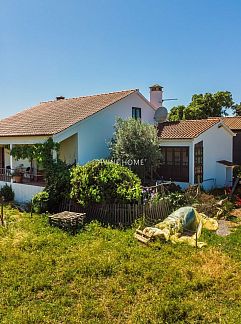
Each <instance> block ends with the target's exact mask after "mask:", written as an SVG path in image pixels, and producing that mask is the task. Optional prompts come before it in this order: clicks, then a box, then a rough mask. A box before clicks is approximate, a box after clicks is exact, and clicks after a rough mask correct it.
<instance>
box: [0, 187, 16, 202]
mask: <svg viewBox="0 0 241 324" xmlns="http://www.w3.org/2000/svg"><path fill="white" fill-rule="evenodd" d="M0 195H1V196H3V197H4V200H5V201H6V202H9V201H13V200H14V191H13V189H12V186H8V185H7V184H5V185H4V186H3V187H2V188H1V190H0Z"/></svg>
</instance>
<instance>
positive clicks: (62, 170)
mask: <svg viewBox="0 0 241 324" xmlns="http://www.w3.org/2000/svg"><path fill="white" fill-rule="evenodd" d="M53 151H56V158H54V157H53ZM58 152H59V144H58V143H55V142H54V141H53V139H52V138H49V139H48V140H47V141H46V142H44V143H42V144H33V145H18V146H16V147H14V148H13V149H12V151H11V154H12V155H13V156H14V157H15V159H16V160H19V159H29V161H30V162H31V166H32V162H33V160H36V161H37V163H38V164H39V165H41V167H42V168H43V170H44V172H45V180H46V186H45V192H46V193H47V196H48V198H46V195H45V196H44V195H42V196H37V197H36V198H34V201H35V202H36V203H37V204H40V199H41V198H42V199H43V202H42V206H45V207H46V210H48V211H50V212H54V211H56V210H58V207H59V204H60V202H61V201H62V200H63V199H66V198H68V197H69V193H70V170H69V168H68V166H67V164H66V163H65V162H63V161H62V160H60V159H59V157H58ZM36 208H40V207H39V206H37V207H36ZM41 208H42V212H43V211H44V210H43V207H41Z"/></svg>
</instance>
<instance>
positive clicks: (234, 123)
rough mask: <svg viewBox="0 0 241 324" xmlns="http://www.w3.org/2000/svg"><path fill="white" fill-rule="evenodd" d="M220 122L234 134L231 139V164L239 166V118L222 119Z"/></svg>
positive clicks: (240, 156) (240, 131)
mask: <svg viewBox="0 0 241 324" xmlns="http://www.w3.org/2000/svg"><path fill="white" fill-rule="evenodd" d="M222 121H223V122H224V124H225V125H227V126H228V127H229V128H230V129H231V130H232V132H233V133H235V134H236V136H235V137H234V138H233V163H235V164H238V165H241V116H230V117H223V118H222Z"/></svg>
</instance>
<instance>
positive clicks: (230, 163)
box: [217, 160, 238, 168]
mask: <svg viewBox="0 0 241 324" xmlns="http://www.w3.org/2000/svg"><path fill="white" fill-rule="evenodd" d="M217 163H220V164H223V165H225V166H226V167H230V168H234V167H236V166H238V164H234V163H233V162H230V161H227V160H220V161H217Z"/></svg>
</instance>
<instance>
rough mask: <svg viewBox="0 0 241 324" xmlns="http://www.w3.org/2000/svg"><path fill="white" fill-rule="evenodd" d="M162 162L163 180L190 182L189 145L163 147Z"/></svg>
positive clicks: (160, 170) (161, 174) (161, 172)
mask: <svg viewBox="0 0 241 324" xmlns="http://www.w3.org/2000/svg"><path fill="white" fill-rule="evenodd" d="M161 152H162V163H161V166H160V168H159V174H160V176H161V177H162V178H163V180H173V181H180V182H189V147H188V146H163V147H161Z"/></svg>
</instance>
